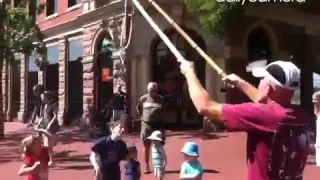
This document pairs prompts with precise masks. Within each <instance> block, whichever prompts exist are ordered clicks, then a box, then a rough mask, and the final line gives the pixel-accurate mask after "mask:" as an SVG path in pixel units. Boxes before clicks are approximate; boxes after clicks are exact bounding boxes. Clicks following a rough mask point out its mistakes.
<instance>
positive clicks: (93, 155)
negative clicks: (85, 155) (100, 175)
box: [90, 152, 100, 171]
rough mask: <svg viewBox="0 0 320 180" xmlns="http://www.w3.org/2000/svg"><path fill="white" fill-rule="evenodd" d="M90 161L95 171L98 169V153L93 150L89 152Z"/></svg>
mask: <svg viewBox="0 0 320 180" xmlns="http://www.w3.org/2000/svg"><path fill="white" fill-rule="evenodd" d="M90 162H91V164H92V166H93V168H94V169H95V170H96V171H99V170H100V165H99V159H98V154H96V153H95V152H91V154H90Z"/></svg>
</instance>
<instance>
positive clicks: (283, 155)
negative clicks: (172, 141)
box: [180, 61, 310, 180]
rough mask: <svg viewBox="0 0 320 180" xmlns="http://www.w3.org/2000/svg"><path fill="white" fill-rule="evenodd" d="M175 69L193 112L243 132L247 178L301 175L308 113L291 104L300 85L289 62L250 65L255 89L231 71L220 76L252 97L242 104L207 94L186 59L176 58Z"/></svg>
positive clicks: (263, 179)
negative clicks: (183, 82) (178, 60)
mask: <svg viewBox="0 0 320 180" xmlns="http://www.w3.org/2000/svg"><path fill="white" fill-rule="evenodd" d="M180 69H181V72H182V74H184V76H185V77H186V80H187V83H188V88H189V94H190V97H191V99H192V101H193V103H194V105H195V107H196V108H197V110H198V112H200V113H201V114H202V115H204V116H206V117H208V118H209V119H210V120H211V121H212V122H215V123H220V124H224V125H225V126H226V129H227V130H228V131H243V132H247V166H248V178H247V179H248V180H270V179H291V180H297V179H299V180H301V179H303V178H302V177H303V170H304V167H305V164H306V160H307V156H308V152H309V148H308V147H309V145H308V141H307V138H306V136H307V125H308V123H309V121H310V117H309V116H308V114H307V112H306V111H305V110H304V109H303V107H300V106H299V105H292V104H291V99H292V96H293V94H294V91H295V90H296V89H298V88H299V85H300V70H299V69H298V68H297V67H296V66H295V65H294V64H293V63H291V62H286V61H275V62H273V63H271V64H269V65H268V66H266V67H264V68H255V69H253V75H254V76H255V77H257V78H261V81H260V84H259V87H258V89H257V88H255V87H254V86H252V85H251V84H250V83H248V82H246V81H245V80H243V79H241V78H240V77H239V76H237V75H235V74H231V75H228V76H227V77H225V78H224V79H223V80H224V81H225V82H226V83H227V84H231V85H232V86H233V87H235V88H238V89H239V90H241V91H243V92H244V93H245V94H246V95H247V96H248V97H249V98H250V99H251V100H252V101H253V102H249V103H242V104H222V103H219V102H217V101H214V100H212V99H211V98H210V96H209V94H208V92H207V91H206V90H205V89H204V88H203V86H202V85H201V83H200V81H199V80H198V78H197V76H196V74H195V70H194V66H193V63H192V62H189V61H182V63H181V65H180ZM287 157H290V158H287Z"/></svg>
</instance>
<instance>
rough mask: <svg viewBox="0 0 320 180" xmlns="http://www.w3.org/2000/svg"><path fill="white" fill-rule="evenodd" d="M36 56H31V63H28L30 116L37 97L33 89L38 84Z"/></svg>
mask: <svg viewBox="0 0 320 180" xmlns="http://www.w3.org/2000/svg"><path fill="white" fill-rule="evenodd" d="M35 61H36V56H35V55H31V56H29V62H28V65H27V66H28V77H27V82H28V86H27V87H28V89H27V94H28V96H27V97H28V114H29V115H30V114H31V112H32V110H33V108H34V104H35V101H36V97H35V96H34V95H33V92H32V88H33V86H34V85H36V84H38V67H37V66H36V63H35Z"/></svg>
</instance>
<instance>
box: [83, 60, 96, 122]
mask: <svg viewBox="0 0 320 180" xmlns="http://www.w3.org/2000/svg"><path fill="white" fill-rule="evenodd" d="M93 61H94V56H93V55H86V56H84V57H83V60H82V63H83V115H82V117H83V118H84V119H85V121H86V123H87V124H90V123H91V122H92V120H93V117H94V114H95V109H94V107H95V99H94V96H95V95H94V87H95V85H94V83H95V82H94V71H93V69H94V64H93Z"/></svg>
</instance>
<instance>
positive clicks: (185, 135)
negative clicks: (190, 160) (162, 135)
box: [168, 131, 228, 140]
mask: <svg viewBox="0 0 320 180" xmlns="http://www.w3.org/2000/svg"><path fill="white" fill-rule="evenodd" d="M171 136H181V137H180V139H193V138H200V139H202V140H214V139H221V138H226V137H228V136H227V135H226V134H223V133H207V132H202V131H191V132H182V133H179V134H176V133H173V134H172V135H171ZM168 137H170V135H168Z"/></svg>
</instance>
